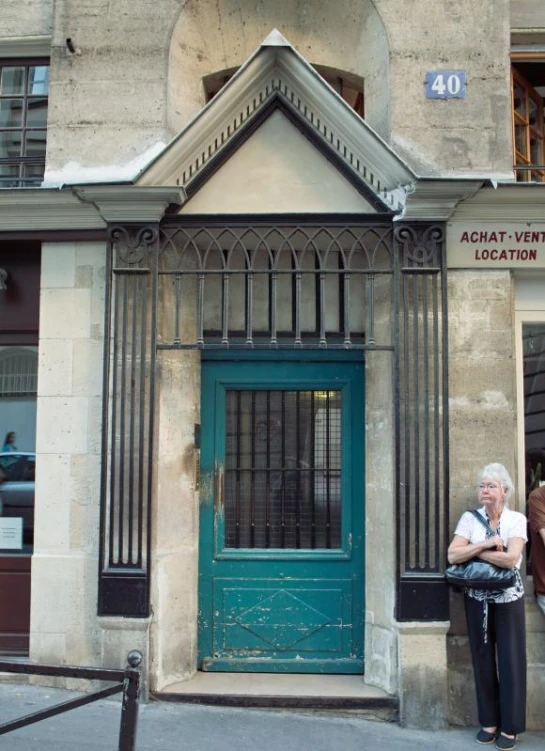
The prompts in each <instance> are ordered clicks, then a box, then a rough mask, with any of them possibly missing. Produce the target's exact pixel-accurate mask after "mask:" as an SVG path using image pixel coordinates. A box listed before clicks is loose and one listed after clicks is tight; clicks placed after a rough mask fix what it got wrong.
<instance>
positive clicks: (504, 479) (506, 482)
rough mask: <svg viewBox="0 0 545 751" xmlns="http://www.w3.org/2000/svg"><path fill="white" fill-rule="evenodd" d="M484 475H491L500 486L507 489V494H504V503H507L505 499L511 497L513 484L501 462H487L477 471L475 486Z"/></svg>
mask: <svg viewBox="0 0 545 751" xmlns="http://www.w3.org/2000/svg"><path fill="white" fill-rule="evenodd" d="M485 477H491V478H492V479H493V480H495V481H496V482H499V484H500V485H501V487H502V488H505V489H506V490H507V495H506V496H505V503H506V505H507V501H508V500H509V499H510V498H511V496H512V494H513V491H514V489H515V486H514V485H513V480H512V479H511V475H510V474H509V472H508V471H507V470H506V469H505V467H504V466H503V464H499V463H498V462H494V463H493V464H487V465H486V467H483V468H482V469H481V471H480V472H479V476H478V478H477V488H478V487H479V485H480V484H481V482H482V481H483V479H484V478H485Z"/></svg>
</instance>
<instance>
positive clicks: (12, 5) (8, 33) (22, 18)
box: [0, 0, 55, 56]
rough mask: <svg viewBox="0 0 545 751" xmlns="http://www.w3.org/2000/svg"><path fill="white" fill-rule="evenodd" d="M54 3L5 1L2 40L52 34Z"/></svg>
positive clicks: (0, 18) (0, 22)
mask: <svg viewBox="0 0 545 751" xmlns="http://www.w3.org/2000/svg"><path fill="white" fill-rule="evenodd" d="M54 2H55V0H3V2H2V13H1V14H0V40H1V39H3V38H20V39H24V38H25V37H33V36H47V35H49V34H51V26H52V20H53V4H54ZM0 56H1V53H0Z"/></svg>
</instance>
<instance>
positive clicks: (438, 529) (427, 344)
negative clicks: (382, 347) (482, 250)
mask: <svg viewBox="0 0 545 751" xmlns="http://www.w3.org/2000/svg"><path fill="white" fill-rule="evenodd" d="M395 237H396V244H397V249H398V253H397V256H398V258H399V261H400V265H401V278H400V284H399V291H400V301H399V334H398V337H397V339H398V346H397V357H396V363H397V383H398V388H399V399H398V404H397V411H398V421H397V422H398V425H397V430H396V436H397V438H396V440H397V443H398V451H397V454H398V551H399V574H400V596H399V598H398V618H399V619H400V620H412V619H413V618H416V619H432V620H433V619H441V618H444V617H447V614H448V602H447V597H446V590H445V587H444V583H443V576H442V574H443V571H444V565H445V559H446V545H447V532H448V530H447V519H448V508H447V497H448V451H447V445H448V434H447V431H448V420H447V408H448V401H447V317H446V309H447V308H446V274H445V267H444V264H445V254H444V231H443V228H442V227H440V226H429V225H411V226H409V225H407V226H399V227H397V228H396V233H395ZM426 579H427V581H428V584H427V585H426ZM418 597H420V598H421V599H422V601H421V602H420V603H419V602H418V600H417V598H418ZM425 600H427V601H428V603H427V604H426V602H425ZM423 615H425V616H426V617H425V618H423Z"/></svg>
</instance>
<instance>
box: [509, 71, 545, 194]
mask: <svg viewBox="0 0 545 751" xmlns="http://www.w3.org/2000/svg"><path fill="white" fill-rule="evenodd" d="M511 79H512V107H513V157H514V170H515V174H516V178H517V181H518V182H538V183H542V182H545V118H544V108H543V98H544V96H545V59H542V60H538V59H532V60H520V61H514V62H513V65H512V68H511Z"/></svg>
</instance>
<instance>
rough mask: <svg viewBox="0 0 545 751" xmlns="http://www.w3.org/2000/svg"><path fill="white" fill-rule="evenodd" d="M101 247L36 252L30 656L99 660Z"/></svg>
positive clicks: (57, 246) (47, 247) (62, 246)
mask: <svg viewBox="0 0 545 751" xmlns="http://www.w3.org/2000/svg"><path fill="white" fill-rule="evenodd" d="M105 262H106V252H105V246H104V245H103V244H100V243H73V242H72V243H44V245H43V246H42V270H41V299H40V351H39V369H38V414H37V440H36V452H37V467H36V497H37V498H38V499H39V502H38V503H36V508H35V520H34V522H35V539H34V555H33V559H32V605H31V637H30V655H31V659H35V660H37V661H39V662H51V663H54V664H59V663H68V664H75V665H78V664H79V665H85V664H94V663H97V662H98V661H99V653H100V649H101V647H100V644H99V640H98V634H97V622H96V603H97V570H98V535H99V498H100V468H101V429H102V425H101V421H102V358H103V327H104V288H105V284H104V269H105Z"/></svg>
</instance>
